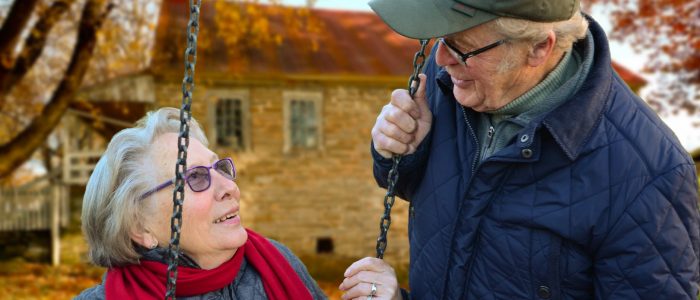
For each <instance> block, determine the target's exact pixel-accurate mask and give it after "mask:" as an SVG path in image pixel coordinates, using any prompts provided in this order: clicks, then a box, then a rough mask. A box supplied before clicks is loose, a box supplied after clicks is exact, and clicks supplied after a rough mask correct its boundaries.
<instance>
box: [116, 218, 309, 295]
mask: <svg viewBox="0 0 700 300" xmlns="http://www.w3.org/2000/svg"><path fill="white" fill-rule="evenodd" d="M246 231H247V232H248V240H247V241H246V243H245V244H244V245H243V247H240V248H238V250H237V251H236V254H235V255H234V256H233V257H232V258H231V259H230V260H229V261H227V262H225V263H223V264H222V265H220V266H218V267H216V268H214V269H211V270H202V269H196V268H188V267H178V269H177V270H178V271H177V290H176V291H175V294H176V296H177V297H186V296H194V295H201V294H205V293H208V292H212V291H216V290H220V289H222V288H224V287H225V286H227V285H229V284H230V283H231V282H233V280H234V279H235V278H236V274H238V270H239V269H240V268H241V263H242V262H243V257H244V256H245V258H246V260H248V263H250V264H251V265H252V266H253V268H255V270H257V271H258V273H259V274H260V277H261V279H262V281H263V287H264V288H265V293H266V294H267V298H268V299H271V300H283V299H312V298H311V294H310V293H309V290H308V289H307V288H306V285H304V283H303V282H302V281H301V278H299V276H298V275H297V273H296V272H295V271H294V269H293V268H292V266H291V265H290V264H289V262H287V260H286V259H285V258H284V256H282V254H281V253H280V252H279V250H277V248H275V246H274V245H273V244H272V243H270V242H269V241H268V240H267V239H266V238H264V237H263V236H261V235H259V234H257V233H255V232H253V231H252V230H249V229H246ZM167 272H168V266H167V265H166V264H164V263H161V262H154V261H141V263H140V264H138V265H129V266H126V267H114V268H110V269H109V270H107V279H106V280H105V281H106V282H105V296H106V297H107V299H108V300H111V299H163V297H165V280H166V277H167Z"/></svg>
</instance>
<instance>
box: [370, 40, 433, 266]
mask: <svg viewBox="0 0 700 300" xmlns="http://www.w3.org/2000/svg"><path fill="white" fill-rule="evenodd" d="M429 41H430V40H420V50H418V52H416V54H415V55H414V56H413V74H411V77H409V79H408V93H409V95H411V98H413V97H414V96H415V95H416V91H417V90H418V85H419V84H420V78H418V74H420V71H421V69H423V64H425V47H426V46H427V45H428V42H429ZM400 162H401V155H394V156H393V157H392V165H391V169H390V170H389V175H388V179H387V181H388V186H387V189H386V195H385V196H384V214H383V215H382V218H381V220H380V221H379V237H378V238H377V258H384V251H385V250H386V245H387V237H386V235H387V233H389V226H391V208H392V207H393V206H394V197H395V196H396V191H395V190H394V189H395V188H396V183H397V182H398V181H399V163H400Z"/></svg>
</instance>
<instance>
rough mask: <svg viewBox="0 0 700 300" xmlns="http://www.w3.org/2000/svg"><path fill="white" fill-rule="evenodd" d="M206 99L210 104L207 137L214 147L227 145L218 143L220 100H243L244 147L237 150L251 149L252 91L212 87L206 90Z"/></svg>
mask: <svg viewBox="0 0 700 300" xmlns="http://www.w3.org/2000/svg"><path fill="white" fill-rule="evenodd" d="M205 94H206V96H205V97H206V99H207V103H209V105H208V112H207V114H208V116H209V117H208V119H209V121H208V123H207V125H208V127H209V130H207V131H208V132H207V139H209V144H210V145H211V146H214V147H225V146H222V145H219V143H218V139H217V137H218V134H219V133H218V132H217V131H218V129H217V128H216V127H217V126H216V121H217V120H216V106H217V105H218V103H219V101H222V100H229V99H231V100H233V99H237V100H240V101H241V116H242V118H243V120H242V121H241V123H242V124H241V126H242V127H243V128H242V134H243V148H242V149H238V150H237V151H249V150H251V149H252V144H251V138H250V135H251V132H250V118H251V116H250V115H251V112H250V91H249V90H245V89H216V88H213V89H210V90H207V91H206V93H205Z"/></svg>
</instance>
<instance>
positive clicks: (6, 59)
mask: <svg viewBox="0 0 700 300" xmlns="http://www.w3.org/2000/svg"><path fill="white" fill-rule="evenodd" d="M38 2H39V0H22V1H15V2H14V3H13V4H12V8H11V9H10V12H9V13H8V14H7V18H6V19H5V23H4V24H3V26H2V28H0V70H2V71H0V72H3V71H4V70H9V69H10V68H11V67H12V59H13V57H12V53H13V52H14V51H13V50H14V48H15V46H16V45H17V39H18V38H19V35H20V34H21V33H22V28H24V27H25V26H27V21H29V17H30V16H31V15H32V12H33V11H34V8H35V7H36V4H37V3H38Z"/></svg>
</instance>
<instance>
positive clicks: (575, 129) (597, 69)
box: [542, 16, 613, 160]
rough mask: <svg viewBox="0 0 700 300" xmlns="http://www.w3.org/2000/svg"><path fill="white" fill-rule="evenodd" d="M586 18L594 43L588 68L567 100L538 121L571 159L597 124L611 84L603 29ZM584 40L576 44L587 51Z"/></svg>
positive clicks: (573, 158) (608, 51)
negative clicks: (579, 86) (541, 120)
mask: <svg viewBox="0 0 700 300" xmlns="http://www.w3.org/2000/svg"><path fill="white" fill-rule="evenodd" d="M586 18H587V19H588V22H589V24H590V25H589V31H590V32H591V34H592V36H593V44H594V57H593V64H592V66H591V69H590V71H589V72H588V76H587V77H586V79H585V80H584V82H583V85H581V88H579V90H578V91H577V92H576V93H575V94H574V95H573V96H572V97H571V99H570V100H569V101H567V102H564V103H563V104H562V105H561V106H559V107H558V108H556V109H554V110H553V111H552V112H551V113H549V114H547V115H546V116H545V117H544V120H543V122H542V124H544V126H545V127H546V128H547V129H548V130H549V132H550V133H551V134H552V136H553V137H554V139H555V140H556V141H557V143H558V144H559V146H560V147H561V148H562V150H563V151H564V153H566V155H567V156H568V157H569V159H571V160H575V159H576V158H577V157H578V155H579V154H580V153H581V150H582V149H583V146H584V145H585V144H586V143H587V142H588V141H589V139H590V138H591V135H592V133H593V131H594V128H595V127H596V126H598V124H599V123H600V120H601V119H602V117H603V110H604V109H605V106H606V104H607V101H608V98H609V94H610V88H611V86H612V76H613V74H612V69H611V68H612V67H611V61H610V49H609V47H608V41H607V38H606V36H605V32H604V31H603V29H602V28H601V27H600V25H598V23H597V22H595V21H594V20H593V19H592V18H590V17H588V16H586ZM587 43H588V41H583V42H582V43H579V44H580V45H576V46H578V47H583V50H584V51H588V50H587V49H588V47H587V45H586V44H587Z"/></svg>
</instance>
